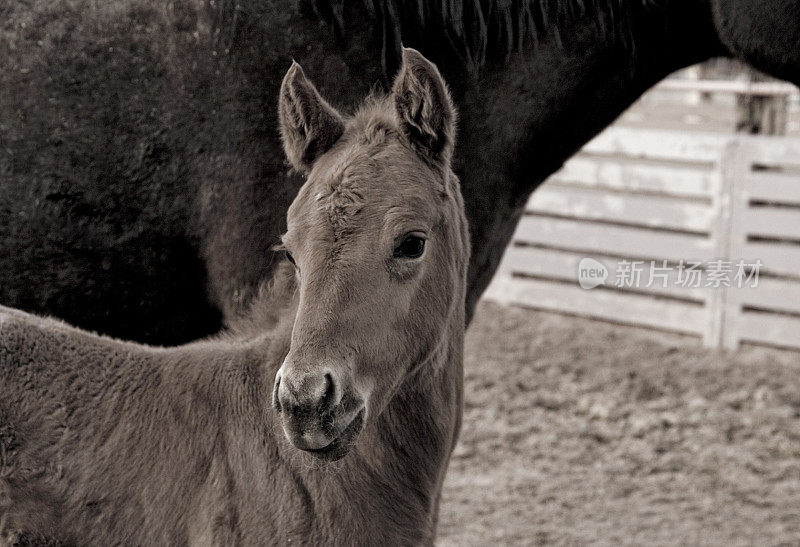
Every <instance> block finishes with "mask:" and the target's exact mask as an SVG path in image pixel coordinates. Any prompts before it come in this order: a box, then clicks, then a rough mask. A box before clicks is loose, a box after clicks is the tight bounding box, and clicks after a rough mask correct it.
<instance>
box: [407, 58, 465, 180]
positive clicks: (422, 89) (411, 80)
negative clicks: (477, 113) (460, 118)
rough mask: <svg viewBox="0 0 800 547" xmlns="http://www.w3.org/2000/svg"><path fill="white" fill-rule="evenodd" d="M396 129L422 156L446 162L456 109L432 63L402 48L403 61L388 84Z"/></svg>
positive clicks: (450, 153) (437, 161)
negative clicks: (394, 112)
mask: <svg viewBox="0 0 800 547" xmlns="http://www.w3.org/2000/svg"><path fill="white" fill-rule="evenodd" d="M392 93H393V95H394V106H395V110H396V112H397V119H398V121H399V123H400V130H401V131H402V132H403V134H404V135H405V137H406V138H407V139H408V141H409V143H411V145H412V146H413V147H414V148H415V149H416V150H417V152H419V153H420V154H421V155H422V156H423V157H425V158H427V159H428V160H431V161H433V162H434V163H436V164H440V165H447V164H449V162H450V158H451V156H452V154H453V143H454V140H455V133H456V111H455V108H454V107H453V101H452V99H451V98H450V93H449V92H448V91H447V85H446V84H445V83H444V79H442V75H441V74H439V70H438V69H437V68H436V65H434V64H433V63H431V62H430V61H429V60H427V59H426V58H425V57H423V56H422V54H421V53H420V52H419V51H417V50H415V49H410V48H403V65H402V66H401V67H400V72H399V73H398V74H397V77H396V78H395V79H394V85H393V86H392Z"/></svg>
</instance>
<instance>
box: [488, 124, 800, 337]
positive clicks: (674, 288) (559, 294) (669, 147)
mask: <svg viewBox="0 0 800 547" xmlns="http://www.w3.org/2000/svg"><path fill="white" fill-rule="evenodd" d="M585 257H591V258H592V259H594V260H597V261H598V262H599V263H600V264H601V265H602V266H604V267H605V268H606V269H607V271H608V272H609V278H608V279H607V280H606V282H605V284H603V285H601V286H599V287H597V288H593V289H591V290H586V289H582V288H581V287H580V286H579V284H578V264H579V263H580V262H581V260H582V259H583V258H585ZM720 260H721V261H722V262H717V261H720ZM759 260H760V262H761V267H760V269H759V272H758V283H757V286H755V287H754V286H752V285H753V284H754V283H755V279H754V277H751V278H750V280H749V283H745V284H744V285H745V286H742V287H741V288H739V287H738V284H741V283H738V284H737V283H736V280H734V272H735V270H736V267H737V266H740V265H744V266H748V265H752V264H755V263H756V262H757V261H759ZM664 261H666V263H664ZM682 261H683V264H682ZM688 261H697V262H701V263H702V266H701V268H702V273H703V274H704V275H705V276H706V280H705V281H704V282H702V283H701V284H700V285H699V286H694V285H693V284H690V285H691V286H686V285H687V284H686V283H685V281H686V275H685V271H684V272H681V271H680V269H681V267H682V266H686V265H688ZM740 261H743V262H742V263H741V264H740ZM712 263H716V264H717V266H719V265H720V264H722V265H723V267H724V266H727V267H729V268H730V269H731V270H732V271H731V272H729V275H728V279H727V284H730V285H731V286H725V285H726V282H725V281H723V282H722V283H721V284H720V286H719V287H715V286H713V284H712V285H711V286H709V284H708V280H709V279H710V276H711V271H710V270H711V269H712ZM625 264H628V266H627V267H629V266H630V264H635V265H636V266H638V268H637V269H640V270H641V272H640V276H641V277H640V280H641V281H640V282H639V283H631V279H628V280H627V281H628V284H625V283H624V282H623V283H620V281H624V280H623V279H621V278H620V277H618V279H616V280H615V279H614V274H615V272H616V273H617V274H619V273H620V271H624V270H625V269H626V268H627V267H626V266H624V265H625ZM654 266H655V269H654ZM664 266H666V268H664ZM656 269H657V270H658V273H659V276H656V275H655V274H656V271H655V270H656ZM745 270H746V272H747V273H749V274H752V273H753V272H752V268H746V269H745ZM717 271H719V270H717ZM665 272H666V273H665ZM739 273H741V272H739ZM651 274H653V277H654V279H658V282H656V283H650V282H648V281H649V278H650V276H651ZM664 275H666V276H667V277H666V278H665V279H660V277H663V276H664ZM615 281H616V282H615ZM739 281H740V282H741V279H740V280H739ZM486 296H487V298H490V299H493V300H496V301H500V302H503V303H514V304H520V305H524V306H529V307H533V308H539V309H545V310H551V311H558V312H566V313H570V314H578V315H584V316H590V317H595V318H600V319H606V320H611V321H615V322H621V323H628V324H635V325H641V326H648V327H652V328H657V329H664V330H669V331H675V332H680V333H685V334H691V335H695V336H698V337H701V338H702V339H703V342H704V343H705V344H706V345H709V346H715V347H720V346H724V347H727V348H735V347H737V346H738V345H739V344H740V343H741V342H747V343H755V344H766V345H773V346H780V347H787V348H797V349H800V139H788V138H778V137H747V136H738V135H721V134H697V133H694V134H692V133H687V132H682V131H681V132H669V131H651V130H638V129H625V128H611V129H609V130H607V131H605V132H604V133H603V134H601V135H600V136H599V137H597V138H596V139H595V140H593V141H592V142H590V143H589V144H588V145H587V146H586V147H585V148H584V149H583V150H582V151H581V152H580V153H579V154H578V155H576V156H575V157H574V158H572V159H571V160H570V161H569V162H567V164H566V165H565V166H564V168H563V169H562V170H561V171H559V172H558V173H556V174H555V175H554V176H553V177H552V178H551V179H550V180H548V181H547V182H546V183H545V184H544V185H543V186H541V187H540V188H539V189H538V190H537V191H536V192H535V193H534V195H533V196H532V197H531V199H530V201H529V203H528V205H527V208H526V212H525V214H524V216H523V217H522V219H521V220H520V223H519V226H518V228H517V231H516V233H515V236H514V238H513V241H512V244H511V245H510V246H509V248H508V249H507V251H506V254H505V256H504V258H503V261H502V263H501V265H500V268H499V270H498V272H497V274H496V276H495V279H494V280H493V282H492V284H491V286H490V287H489V289H488V290H487V295H486Z"/></svg>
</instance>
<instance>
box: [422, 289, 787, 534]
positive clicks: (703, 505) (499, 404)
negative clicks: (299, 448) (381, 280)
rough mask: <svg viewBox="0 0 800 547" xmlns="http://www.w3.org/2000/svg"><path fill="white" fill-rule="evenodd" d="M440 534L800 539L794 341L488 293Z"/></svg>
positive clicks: (476, 326) (469, 357)
mask: <svg viewBox="0 0 800 547" xmlns="http://www.w3.org/2000/svg"><path fill="white" fill-rule="evenodd" d="M466 346H467V351H466V363H465V368H466V405H465V414H464V426H463V429H462V433H461V439H460V442H459V445H458V447H457V449H456V451H455V453H454V456H453V459H452V461H451V464H450V469H449V472H448V476H447V480H446V484H445V488H444V494H443V499H442V505H441V514H440V525H439V536H438V541H437V543H438V544H439V545H488V544H493V543H494V544H501V545H508V544H514V545H529V544H567V545H580V544H587V543H592V544H606V545H609V544H614V545H616V544H636V545H677V544H682V545H685V544H691V545H798V544H800V354H798V353H792V352H784V351H780V350H768V349H763V348H752V347H751V348H744V349H742V350H739V351H738V352H735V353H722V352H717V351H713V350H709V349H705V348H702V347H699V343H698V342H697V341H696V340H694V339H691V338H683V337H680V336H672V335H665V334H660V333H656V332H653V331H648V330H644V329H638V328H633V327H623V326H617V325H611V324H607V323H602V322H596V321H592V320H588V319H581V318H575V317H567V316H561V315H556V314H550V313H544V312H537V311H532V310H525V309H519V308H503V307H500V306H497V305H494V304H490V303H486V302H484V303H482V304H481V306H480V308H479V310H478V313H477V314H476V316H475V320H474V321H473V323H472V326H471V328H470V330H469V333H468V337H467V343H466Z"/></svg>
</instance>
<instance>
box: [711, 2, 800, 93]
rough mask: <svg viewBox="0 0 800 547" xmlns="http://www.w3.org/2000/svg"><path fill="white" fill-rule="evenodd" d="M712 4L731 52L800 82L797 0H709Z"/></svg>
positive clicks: (725, 42) (715, 22) (718, 26)
mask: <svg viewBox="0 0 800 547" xmlns="http://www.w3.org/2000/svg"><path fill="white" fill-rule="evenodd" d="M712 7H713V12H714V24H715V26H716V29H717V33H718V34H719V38H720V41H721V42H722V43H723V44H724V45H725V46H726V47H727V48H728V49H729V50H730V52H731V54H732V55H734V56H736V57H738V58H740V59H743V60H745V61H747V62H749V63H750V64H752V65H753V66H754V67H755V68H757V69H759V70H761V71H763V72H766V73H768V74H770V75H772V76H776V77H778V78H783V79H785V80H788V81H790V82H793V83H795V84H797V85H800V0H712Z"/></svg>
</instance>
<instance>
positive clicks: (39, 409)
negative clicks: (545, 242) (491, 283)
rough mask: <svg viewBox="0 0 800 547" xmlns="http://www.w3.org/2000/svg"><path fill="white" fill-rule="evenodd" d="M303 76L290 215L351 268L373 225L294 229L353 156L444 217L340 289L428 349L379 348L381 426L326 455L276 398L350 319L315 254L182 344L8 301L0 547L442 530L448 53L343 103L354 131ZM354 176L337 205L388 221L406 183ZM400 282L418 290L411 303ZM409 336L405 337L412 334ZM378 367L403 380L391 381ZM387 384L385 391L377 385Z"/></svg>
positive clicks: (3, 340) (354, 343)
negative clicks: (220, 328)
mask: <svg viewBox="0 0 800 547" xmlns="http://www.w3.org/2000/svg"><path fill="white" fill-rule="evenodd" d="M290 75H291V78H290V76H289V75H287V81H288V84H287V82H285V86H284V87H285V90H286V91H287V95H286V100H287V101H295V102H294V103H287V102H284V103H282V108H284V110H283V111H282V118H284V119H283V123H284V127H283V129H284V136H285V138H286V147H287V152H288V153H289V156H290V158H291V159H292V160H293V162H294V164H295V166H296V167H297V168H299V169H303V170H306V171H308V170H309V169H310V170H311V175H310V177H309V181H308V182H307V183H306V186H305V187H304V188H303V190H301V192H300V194H299V195H298V198H297V199H296V201H295V204H294V205H293V212H292V213H290V219H289V226H290V233H291V232H293V231H294V236H293V237H294V238H295V240H294V244H295V245H297V244H298V243H297V238H298V237H299V236H303V235H305V236H306V237H308V238H310V239H311V240H312V242H311V243H309V242H306V245H307V246H310V247H311V248H312V250H313V251H314V253H316V254H318V255H321V256H322V255H324V256H328V258H329V259H331V257H332V256H334V255H335V257H336V260H335V261H334V262H335V263H336V267H337V268H343V267H344V266H342V263H344V262H346V261H347V260H350V261H351V262H352V261H353V260H354V259H353V258H352V256H351V257H350V258H349V259H347V260H346V258H347V256H348V255H347V254H346V252H347V251H349V250H351V249H349V248H348V245H349V244H352V245H357V244H359V242H363V241H365V239H363V238H365V237H368V236H369V235H370V234H365V235H363V237H362V239H358V238H357V237H356V236H354V235H352V233H353V232H354V230H351V229H342V230H338V228H337V227H334V226H327V227H326V226H323V224H324V222H323V223H321V224H320V225H318V226H313V227H308V226H305V225H303V226H302V228H303V229H302V230H300V229H299V228H297V226H296V225H297V224H298V223H301V221H303V220H304V219H307V218H308V216H309V215H310V214H311V212H310V211H312V210H313V207H315V204H316V203H317V202H318V201H320V199H319V196H320V195H321V192H322V190H321V189H323V188H325V187H329V186H330V184H331V181H330V180H328V178H326V176H327V175H326V173H325V172H320V168H319V165H330V164H333V165H339V166H342V162H343V161H345V160H346V158H348V157H359V158H366V160H369V161H368V163H369V165H370V166H372V167H376V165H377V163H380V164H381V165H380V166H383V167H386V168H387V169H388V171H387V173H389V174H390V175H391V176H392V177H393V179H392V182H391V184H392V185H394V184H399V185H401V186H402V185H404V186H405V191H412V190H413V191H415V192H416V194H417V195H418V196H419V197H427V198H429V201H430V203H428V207H429V208H431V211H435V213H436V215H435V218H434V221H432V223H431V231H430V233H428V249H427V250H426V251H425V252H426V254H425V255H424V257H423V259H419V260H420V262H415V263H414V264H416V265H414V264H411V263H410V262H409V263H403V264H399V263H398V262H397V259H395V258H392V257H391V256H388V257H386V258H381V257H378V258H379V259H380V260H377V259H376V260H374V261H373V262H374V263H375V264H384V265H385V266H386V271H385V272H384V273H385V275H383V274H381V273H380V271H375V272H372V273H371V274H370V275H372V277H371V278H370V279H372V280H373V284H374V283H375V281H374V280H383V281H381V282H382V283H384V285H383V286H382V287H376V289H378V288H380V289H382V294H348V295H344V296H343V295H338V297H337V298H334V299H333V300H335V301H336V302H338V304H339V305H341V306H345V304H344V303H348V305H350V304H352V303H353V302H355V304H357V307H356V308H355V309H357V310H358V313H359V314H362V315H363V314H366V315H367V316H370V314H373V315H375V316H378V315H381V314H382V315H386V316H387V317H390V318H391V320H392V323H391V325H393V328H395V329H397V330H398V332H399V333H398V334H397V335H396V336H395V338H396V339H397V340H401V339H402V340H406V339H410V340H413V341H414V342H415V343H416V344H417V346H414V351H415V354H413V355H411V354H398V355H391V356H387V355H381V354H380V353H379V352H378V351H377V350H375V348H372V349H371V350H370V352H369V359H370V366H372V367H373V369H374V368H375V367H377V370H372V373H374V374H375V375H376V376H375V378H376V379H375V380H374V382H373V383H375V384H376V386H375V390H373V392H372V395H371V396H369V397H366V400H367V405H366V408H367V414H366V416H367V419H366V422H365V423H366V425H365V426H364V429H363V431H362V432H361V434H360V436H359V437H358V438H357V440H356V441H355V442H354V444H353V445H352V447H350V451H349V453H348V454H347V455H346V456H345V457H344V458H343V459H341V460H340V461H338V462H336V463H320V461H319V460H317V459H315V458H314V457H313V456H310V455H308V454H306V453H305V452H302V451H300V450H298V449H296V448H295V447H294V446H292V445H291V444H290V443H289V442H288V441H287V439H286V438H285V437H284V434H283V433H282V431H281V428H280V427H279V420H278V419H276V412H275V410H274V409H273V408H272V406H271V400H270V394H271V393H272V391H273V381H274V379H275V375H276V371H277V370H278V368H279V367H280V366H281V364H282V363H283V361H284V358H285V357H286V356H287V353H289V354H290V355H291V353H290V351H291V352H295V350H296V345H297V344H299V343H300V341H303V340H305V341H306V342H307V341H308V339H309V337H313V335H312V334H309V333H307V332H300V331H302V330H303V329H304V328H305V327H304V325H308V324H310V321H311V319H309V317H312V319H313V316H314V313H313V310H314V309H322V310H324V312H325V313H326V314H329V313H338V308H335V307H330V306H333V305H334V304H331V302H327V301H326V302H327V304H325V305H329V307H327V308H325V307H324V306H323V304H321V303H316V302H314V301H313V298H312V297H313V295H314V294H315V293H314V292H313V290H312V289H310V288H309V286H314V285H315V284H320V283H322V282H321V281H320V280H319V278H317V277H315V276H316V275H317V273H319V274H320V275H321V273H320V272H317V273H315V272H314V268H313V267H311V266H309V267H308V268H306V269H303V268H304V267H305V266H304V265H303V264H301V265H300V266H301V270H302V271H300V272H297V273H296V272H295V271H294V270H293V268H292V267H291V266H290V265H289V264H288V263H286V264H284V265H283V266H282V267H281V268H280V269H279V272H278V275H277V278H276V281H275V285H274V286H273V287H272V288H271V289H269V290H270V291H271V292H272V295H270V296H271V298H269V299H263V300H261V302H263V301H267V300H268V301H270V302H273V303H274V302H276V301H278V300H282V301H283V302H284V304H283V308H282V309H280V310H278V309H275V308H270V309H262V308H260V307H259V305H260V303H259V302H260V301H256V304H255V305H254V307H253V309H252V311H251V313H250V316H249V318H248V319H247V320H243V322H242V323H241V324H239V325H237V326H236V327H235V328H233V329H232V330H231V332H229V333H227V334H225V335H222V336H220V337H217V338H214V339H210V340H206V341H201V342H197V343H193V344H189V345H186V346H182V347H178V348H171V349H161V348H155V347H148V346H142V345H138V344H133V343H126V342H122V341H118V340H113V339H110V338H105V337H101V336H97V335H95V334H92V333H88V332H85V331H81V330H79V329H76V328H73V327H70V326H68V325H66V324H64V323H61V322H59V321H56V320H53V319H42V318H39V317H36V316H32V315H28V314H25V313H22V312H19V311H16V310H12V309H8V308H0V544H3V542H4V541H6V542H10V543H14V542H15V541H17V540H19V539H21V538H22V539H27V540H31V539H33V540H36V539H38V538H42V539H47V540H49V541H56V542H65V543H79V544H94V545H108V544H138V545H153V544H170V545H176V544H177V545H180V544H188V543H192V544H196V543H202V544H224V545H229V544H235V543H242V544H287V543H289V542H292V543H301V544H305V543H309V544H371V545H375V544H421V543H422V544H424V543H432V541H433V537H434V533H435V525H436V515H437V510H438V507H437V506H438V497H439V492H440V489H441V484H442V480H443V478H444V473H445V470H446V466H447V461H448V459H449V456H450V452H451V450H452V448H453V445H454V443H455V440H456V437H457V435H458V429H459V425H460V415H461V396H462V368H461V367H462V346H463V333H464V292H465V283H466V281H465V279H466V268H467V263H468V252H469V251H468V249H469V242H468V235H467V228H466V221H465V219H464V215H463V203H462V201H461V197H460V192H459V189H458V182H457V180H456V179H455V176H454V175H453V174H452V171H451V170H450V167H449V160H450V154H451V153H452V146H453V130H454V129H453V125H454V113H453V111H452V105H451V103H450V99H449V97H448V96H447V92H446V90H445V87H444V84H443V83H442V82H441V80H440V76H439V74H438V72H437V71H436V69H435V67H433V65H431V64H430V63H428V62H427V61H426V60H425V59H424V58H422V57H421V56H420V55H419V54H418V53H416V52H414V51H406V52H405V55H404V66H403V68H402V70H401V73H400V75H399V76H398V82H397V84H396V86H395V92H394V94H393V95H391V96H389V97H387V98H385V99H382V100H374V101H371V102H368V103H367V105H366V106H365V107H363V108H362V110H361V111H360V112H359V113H358V114H357V115H356V116H355V117H354V118H352V119H350V120H346V121H345V120H344V118H341V117H339V118H336V116H334V118H333V121H334V122H336V123H342V124H343V125H341V127H340V128H341V133H340V134H338V135H331V134H330V133H325V132H324V131H322V133H320V131H321V128H320V126H318V125H315V124H318V123H319V120H320V117H319V116H318V114H319V110H318V109H319V108H321V107H324V108H329V106H328V105H327V103H324V102H320V101H321V99H318V97H317V96H316V90H314V88H313V86H311V85H310V83H308V82H307V81H306V80H305V78H304V76H303V75H302V71H301V70H300V69H299V67H295V66H293V68H292V71H290ZM282 100H283V99H282ZM309 101H310V102H309ZM286 109H288V110H286ZM315 109H317V110H315ZM287 112H288V113H289V114H291V115H290V116H288V118H287V116H284V115H283V114H285V113H287ZM322 129H324V127H323V128H322ZM320 134H324V135H326V137H325V138H324V139H318V138H317V137H318V136H319V135H320ZM364 147H367V149H368V150H367V151H366V152H364V150H363V149H364ZM359 150H361V153H360V154H355V156H353V153H354V151H355V152H358V151H359ZM342 154H344V156H343V155H342ZM412 159H415V160H414V161H411V160H412ZM366 160H365V161H366ZM395 161H396V162H397V164H395V163H394V162H395ZM318 162H321V163H318ZM326 162H327V163H326ZM414 162H416V164H417V165H414ZM357 163H358V162H357V161H356V160H352V165H351V167H353V172H356V173H357V172H358V171H359V169H358V168H359V164H357ZM380 166H377V167H380ZM361 167H363V165H361ZM315 173H316V174H315ZM327 174H330V173H329V172H328V173H327ZM354 176H355V175H354ZM345 178H346V176H345ZM351 182H352V181H351ZM357 182H358V186H359V192H360V196H361V197H362V198H363V202H362V203H361V206H360V208H358V210H357V211H353V212H352V213H350V212H348V211H347V209H346V208H344V209H342V208H339V209H337V210H336V215H333V216H335V217H336V218H337V219H338V221H337V222H341V223H343V224H342V226H344V225H349V226H350V227H351V228H353V225H355V224H357V223H358V222H360V221H361V220H359V219H361V217H360V216H359V215H367V216H371V217H370V218H373V220H374V219H376V218H377V219H378V220H380V215H381V214H382V213H385V212H386V210H384V209H381V208H376V206H375V204H374V201H373V196H374V195H376V194H380V196H381V197H382V199H383V200H384V201H385V202H386V203H389V204H391V202H392V199H393V197H394V198H395V199H398V196H403V195H404V194H402V192H401V190H400V189H398V188H396V187H394V186H392V185H388V186H384V187H378V188H376V186H379V185H387V184H388V182H387V180H361V181H357ZM415 185H416V186H415ZM329 189H330V188H329ZM400 205H403V204H402V203H401V204H400ZM390 209H391V210H394V209H396V207H395V208H391V207H390ZM292 214H293V215H294V218H293V217H292ZM348 215H350V216H348ZM315 218H316V217H315ZM331 218H333V217H331ZM432 218H433V217H432ZM348 223H350V224H348ZM293 226H295V228H293ZM340 228H341V226H340ZM328 229H332V230H333V231H332V232H331V233H334V234H338V235H337V237H336V238H334V239H337V242H336V243H337V247H336V249H337V250H336V252H335V253H334V255H331V254H330V253H329V254H327V255H326V254H325V253H324V252H322V251H321V250H320V249H319V248H316V247H315V246H318V245H326V244H327V245H330V242H326V241H324V240H325V238H324V237H322V235H324V234H326V233H329V232H327V231H324V230H328ZM337 230H338V231H337ZM355 231H357V230H355ZM321 234H322V235H321ZM353 238H355V239H353ZM328 250H329V251H330V250H331V249H328ZM309 252H310V251H309ZM360 252H361V253H362V254H364V253H366V254H367V255H368V254H370V253H380V252H381V249H379V248H371V249H360ZM308 260H310V259H306V264H310V262H308ZM331 260H333V259H331ZM423 260H425V261H427V262H425V261H423ZM298 262H300V260H299V259H298ZM332 263H333V262H332ZM355 266H357V268H356V269H354V270H352V271H349V274H350V280H351V281H352V283H353V285H352V286H360V285H357V282H358V279H357V278H356V277H357V276H358V275H363V274H365V270H366V268H367V266H365V265H364V264H360V263H359V264H356V265H355ZM331 267H333V266H331ZM359 268H360V269H359ZM398 271H399V272H400V273H401V274H402V275H400V277H399V278H398V277H397V275H398ZM366 273H369V272H366ZM343 275H344V274H343ZM395 293H398V294H400V293H402V295H403V297H402V302H401V303H400V304H397V305H395V303H393V298H395V296H394V294H395ZM275 294H278V295H282V296H281V298H276V297H275ZM326 294H327V293H326ZM328 296H330V294H328ZM370 307H373V308H376V310H375V311H370ZM348 309H349V308H347V309H345V312H346V311H347V310H348ZM398 310H403V312H402V313H401V312H400V311H398ZM342 313H344V312H342ZM348 313H349V312H348ZM299 318H305V319H303V320H302V321H301V320H300V319H299ZM363 328H368V327H363ZM314 332H320V331H314ZM362 334H363V335H365V336H366V337H367V338H369V337H370V336H372V337H374V338H376V339H381V340H383V339H384V338H385V336H384V334H385V333H383V332H381V333H370V332H366V333H362ZM387 339H393V338H391V337H389V338H387ZM397 340H395V342H396V343H394V345H392V346H391V348H390V349H392V350H396V349H397V348H401V347H403V346H402V344H401V343H400V342H399V341H397ZM345 342H346V343H347V344H346V345H347V347H348V348H350V349H351V350H352V353H353V355H354V357H352V359H354V361H353V363H355V364H353V368H352V370H350V371H349V373H352V374H354V375H356V376H358V373H359V371H360V370H361V368H359V367H362V365H361V364H359V362H358V361H359V355H360V353H359V351H360V350H359V348H361V347H362V346H360V345H359V344H360V343H361V342H359V341H358V340H349V339H348V340H345ZM339 343H340V341H339V340H337V339H336V338H335V336H334V337H331V338H326V339H323V340H316V346H318V347H324V348H335V347H337V344H339ZM363 343H364V344H366V343H367V342H363ZM363 347H367V346H363ZM409 347H411V346H409ZM298 359H299V357H298ZM312 365H313V363H312V364H311V365H308V366H312ZM389 365H391V367H390V366H389ZM363 366H366V365H363ZM381 367H383V368H381ZM382 378H386V379H390V380H391V382H390V384H391V385H387V386H381V385H380V384H381V381H382ZM355 380H359V378H358V377H356V378H355ZM387 381H389V380H387ZM379 388H385V389H384V391H385V397H383V396H380V397H379V396H378V395H375V394H376V393H382V392H380V389H379ZM381 397H383V399H385V400H382V401H381Z"/></svg>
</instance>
